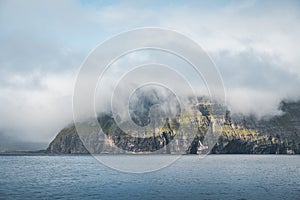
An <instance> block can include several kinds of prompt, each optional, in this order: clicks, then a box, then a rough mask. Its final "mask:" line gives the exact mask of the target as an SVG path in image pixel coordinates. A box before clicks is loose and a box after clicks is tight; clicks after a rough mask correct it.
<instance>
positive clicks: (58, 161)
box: [0, 155, 300, 199]
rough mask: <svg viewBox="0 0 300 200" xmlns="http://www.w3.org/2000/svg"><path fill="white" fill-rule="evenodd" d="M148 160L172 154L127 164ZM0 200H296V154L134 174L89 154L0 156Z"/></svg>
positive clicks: (186, 163) (299, 166)
mask: <svg viewBox="0 0 300 200" xmlns="http://www.w3.org/2000/svg"><path fill="white" fill-rule="evenodd" d="M109 156H110V155H106V158H109ZM111 156H114V159H116V158H118V157H120V160H121V156H122V155H111ZM151 156H157V159H158V160H161V161H164V160H165V159H167V158H168V157H169V156H172V155H132V158H134V162H133V163H131V164H132V165H139V164H140V163H139V160H140V159H141V158H143V159H144V158H146V159H148V158H150V157H151ZM122 164H124V163H122V162H120V165H122ZM0 199H300V156H298V155H209V156H207V157H205V158H203V159H199V157H198V156H196V155H186V156H182V157H180V158H179V159H178V160H177V161H176V162H174V163H173V164H171V165H169V166H167V167H165V168H162V169H159V170H157V171H154V172H148V173H138V174H136V173H124V172H121V171H118V170H115V169H112V168H110V167H107V166H105V165H103V164H101V163H99V162H98V161H97V160H96V159H95V158H94V157H93V156H91V155H1V156H0Z"/></svg>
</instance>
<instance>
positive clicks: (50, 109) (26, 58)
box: [0, 0, 300, 141]
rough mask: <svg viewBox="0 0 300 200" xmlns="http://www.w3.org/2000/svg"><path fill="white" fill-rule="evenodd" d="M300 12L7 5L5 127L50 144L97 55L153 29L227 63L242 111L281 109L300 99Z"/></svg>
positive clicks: (0, 105)
mask: <svg viewBox="0 0 300 200" xmlns="http://www.w3.org/2000/svg"><path fill="white" fill-rule="evenodd" d="M299 8H300V6H299V2H298V1H289V2H285V3H282V2H280V1H263V2H260V1H241V2H234V3H230V2H229V3H228V2H223V1H218V2H215V1H214V2H210V1H201V2H199V1H189V2H185V1H177V2H174V1H151V2H149V1H114V2H106V1H104V2H103V1H99V2H94V1H68V0H66V1H0V28H1V31H0V43H1V45H0V55H1V57H0V110H1V113H0V132H5V133H6V134H9V135H13V136H14V137H17V138H20V139H22V140H30V141H49V140H50V139H51V138H53V137H54V136H55V134H56V133H57V131H59V130H60V129H61V128H62V127H63V126H65V125H66V124H67V123H69V122H71V121H72V104H71V102H72V90H73V86H74V80H75V77H76V73H77V72H78V70H79V67H80V65H81V64H82V63H83V61H84V58H85V57H86V56H87V55H88V53H89V52H90V51H91V50H92V49H93V48H95V47H96V46H97V45H98V44H99V43H101V42H103V41H104V40H106V39H107V38H109V37H111V36H112V35H115V34H118V33H119V32H122V31H126V30H130V29H132V28H137V27H145V26H147V27H149V26H155V27H157V26H158V27H162V28H169V29H173V30H176V31H179V32H181V33H183V34H186V35H187V36H189V37H191V38H193V39H194V40H195V41H196V42H198V43H199V44H200V45H201V46H202V47H203V48H204V50H206V51H207V52H208V54H209V56H210V57H211V58H212V59H213V61H214V62H215V63H216V66H217V67H218V68H219V70H220V72H221V75H222V77H223V80H224V85H225V89H226V93H227V100H228V105H229V106H230V108H231V109H232V111H233V112H241V113H244V114H249V113H253V114H256V115H257V116H263V115H266V114H270V113H271V114H276V113H278V110H277V108H278V104H279V102H280V101H281V100H283V99H293V100H298V99H299V98H300V97H299V95H298V94H300V91H299V84H300V78H299V77H300V66H299V65H300V58H299V52H300V46H299V44H300V39H299V35H300V24H299V17H300V12H299ZM130 56H131V59H137V60H138V59H142V60H143V59H145V58H146V60H147V59H149V58H151V56H150V57H149V56H148V57H147V55H144V57H138V56H136V55H134V54H132V55H130Z"/></svg>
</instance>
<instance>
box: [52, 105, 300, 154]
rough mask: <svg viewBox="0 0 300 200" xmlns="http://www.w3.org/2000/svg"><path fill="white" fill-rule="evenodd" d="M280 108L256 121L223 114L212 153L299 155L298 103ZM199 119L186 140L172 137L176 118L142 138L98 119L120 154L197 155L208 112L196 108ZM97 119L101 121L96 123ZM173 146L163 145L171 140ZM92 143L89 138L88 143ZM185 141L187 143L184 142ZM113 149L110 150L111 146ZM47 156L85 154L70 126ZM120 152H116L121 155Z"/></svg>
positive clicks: (108, 117)
mask: <svg viewBox="0 0 300 200" xmlns="http://www.w3.org/2000/svg"><path fill="white" fill-rule="evenodd" d="M280 109H281V110H282V111H283V114H282V115H280V116H275V117H272V118H268V119H261V120H257V119H256V118H255V117H254V116H242V115H234V116H231V115H230V112H229V111H227V113H226V116H225V119H224V124H223V129H222V134H221V136H220V137H219V139H218V141H217V143H216V144H215V146H214V147H213V148H212V150H211V153H213V154H229V153H231V154H287V153H295V154H299V153H300V112H299V111H300V102H296V103H285V102H282V104H281V105H280ZM199 110H200V111H201V113H202V116H199V117H198V118H197V119H195V121H197V123H198V134H197V135H196V136H194V138H191V139H190V140H183V138H180V137H175V136H176V130H177V127H178V125H179V124H180V123H184V122H183V121H181V122H179V121H177V120H176V119H170V120H168V121H166V123H165V126H164V127H161V129H160V130H161V134H159V135H153V136H149V137H144V138H136V137H132V136H130V135H127V134H125V133H124V132H123V131H122V130H121V129H119V128H118V126H117V125H116V123H115V122H114V120H113V118H112V117H111V115H108V114H106V115H102V116H100V117H99V122H101V123H102V124H100V125H101V127H102V129H103V130H104V132H105V133H106V135H107V139H106V141H105V145H106V147H107V146H114V145H115V146H117V147H118V148H119V149H122V150H124V151H123V152H134V153H139V152H145V151H147V152H154V151H157V150H159V149H162V150H163V151H161V152H162V153H174V152H175V153H182V154H197V153H199V151H202V152H203V151H205V150H203V149H202V147H203V145H202V143H203V139H204V136H205V133H206V132H207V130H208V128H209V124H210V123H211V118H210V116H209V114H210V113H209V111H208V110H209V109H207V107H206V106H200V107H199ZM100 119H101V120H100ZM171 140H175V141H173V142H174V143H175V144H177V145H169V146H168V147H166V145H167V144H168V143H169V142H170V141H171ZM94 141H95V138H93V137H92V138H91V139H90V141H86V142H88V143H92V142H94ZM187 141H189V142H187ZM111 148H113V147H111ZM92 151H93V152H92V153H109V151H108V152H105V151H104V152H103V145H98V146H95V148H94V149H93V150H92ZM46 152H48V153H88V151H87V149H86V148H85V146H84V145H83V143H82V141H81V140H80V138H79V136H78V134H77V132H76V128H75V126H74V125H70V126H68V127H66V128H64V129H63V130H61V131H60V132H59V133H58V135H57V136H56V138H55V139H54V140H53V141H52V142H51V143H50V145H49V147H48V148H47V150H46ZM121 152H122V151H120V152H119V153H121Z"/></svg>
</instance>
